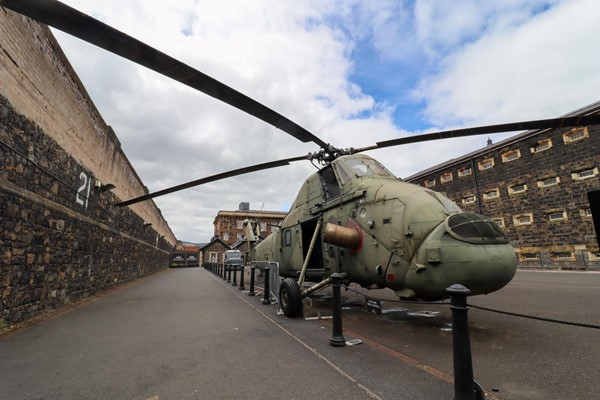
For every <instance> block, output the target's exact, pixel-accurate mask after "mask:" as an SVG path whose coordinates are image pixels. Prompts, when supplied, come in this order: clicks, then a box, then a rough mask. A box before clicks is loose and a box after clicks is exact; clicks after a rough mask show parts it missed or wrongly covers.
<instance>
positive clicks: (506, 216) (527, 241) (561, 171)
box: [405, 102, 600, 268]
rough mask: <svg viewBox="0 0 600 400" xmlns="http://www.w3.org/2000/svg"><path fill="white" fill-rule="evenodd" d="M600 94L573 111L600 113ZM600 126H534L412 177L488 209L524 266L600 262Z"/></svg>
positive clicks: (464, 203)
mask: <svg viewBox="0 0 600 400" xmlns="http://www.w3.org/2000/svg"><path fill="white" fill-rule="evenodd" d="M599 112H600V102H597V103H594V104H591V105H589V106H587V107H584V108H582V109H579V110H576V111H574V112H572V113H570V114H569V115H568V116H573V115H588V114H598V113H599ZM598 149H600V126H598V125H594V126H586V127H584V128H563V129H552V130H549V129H546V130H531V131H527V132H523V133H521V134H519V135H516V136H513V137H511V138H509V139H506V140H503V141H501V142H498V143H496V144H492V143H491V141H488V146H487V147H485V148H483V149H480V150H478V151H475V152H473V153H470V154H466V155H464V156H462V157H459V158H456V159H452V160H450V161H447V162H445V163H442V164H439V165H437V166H435V167H432V168H430V169H427V170H425V171H422V172H420V173H417V174H415V175H413V176H410V177H408V178H406V179H405V180H406V181H408V182H412V183H416V184H419V185H422V186H425V187H428V188H431V189H432V190H436V191H439V192H444V193H446V195H447V196H448V197H450V198H451V199H452V200H454V201H455V202H456V203H457V204H458V205H459V206H461V207H462V208H463V209H464V210H466V211H472V212H476V213H480V214H484V215H486V216H488V217H490V218H492V219H493V220H494V221H496V222H497V223H498V225H500V226H501V227H502V228H503V230H504V231H505V232H506V234H507V235H508V236H509V238H510V239H511V242H512V244H513V246H514V247H515V251H516V253H517V255H518V257H519V261H520V262H521V266H543V267H557V268H598V267H600V258H598V257H597V256H596V254H597V253H598V243H597V241H596V236H595V231H594V226H593V221H592V215H591V210H590V205H589V203H588V199H587V192H589V191H591V190H596V189H599V188H600V176H599V173H598V171H599V167H600V154H599V151H598Z"/></svg>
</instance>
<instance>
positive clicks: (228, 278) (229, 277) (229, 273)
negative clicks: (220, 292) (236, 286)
mask: <svg viewBox="0 0 600 400" xmlns="http://www.w3.org/2000/svg"><path fill="white" fill-rule="evenodd" d="M231 267H232V265H228V266H227V271H228V273H227V283H231Z"/></svg>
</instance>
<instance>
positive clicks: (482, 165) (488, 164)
mask: <svg viewBox="0 0 600 400" xmlns="http://www.w3.org/2000/svg"><path fill="white" fill-rule="evenodd" d="M478 165H479V170H480V171H483V170H485V169H490V168H492V167H493V166H494V159H493V158H488V159H486V160H482V161H479V163H478Z"/></svg>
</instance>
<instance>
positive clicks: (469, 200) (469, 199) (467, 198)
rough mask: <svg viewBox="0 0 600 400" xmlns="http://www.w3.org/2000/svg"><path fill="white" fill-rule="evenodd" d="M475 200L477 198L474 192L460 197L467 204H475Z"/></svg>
mask: <svg viewBox="0 0 600 400" xmlns="http://www.w3.org/2000/svg"><path fill="white" fill-rule="evenodd" d="M476 202H477V199H476V198H475V195H474V194H470V195H467V196H465V197H463V198H462V203H463V204H465V205H467V204H475V203H476Z"/></svg>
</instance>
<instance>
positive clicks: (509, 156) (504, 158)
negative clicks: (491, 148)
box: [502, 150, 521, 163]
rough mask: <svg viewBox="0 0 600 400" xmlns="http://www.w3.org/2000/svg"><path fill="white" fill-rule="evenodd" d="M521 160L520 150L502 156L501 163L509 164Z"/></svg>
mask: <svg viewBox="0 0 600 400" xmlns="http://www.w3.org/2000/svg"><path fill="white" fill-rule="evenodd" d="M519 158H521V150H512V151H508V152H506V153H504V154H502V162H504V163H506V162H511V161H514V160H517V159H519Z"/></svg>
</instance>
